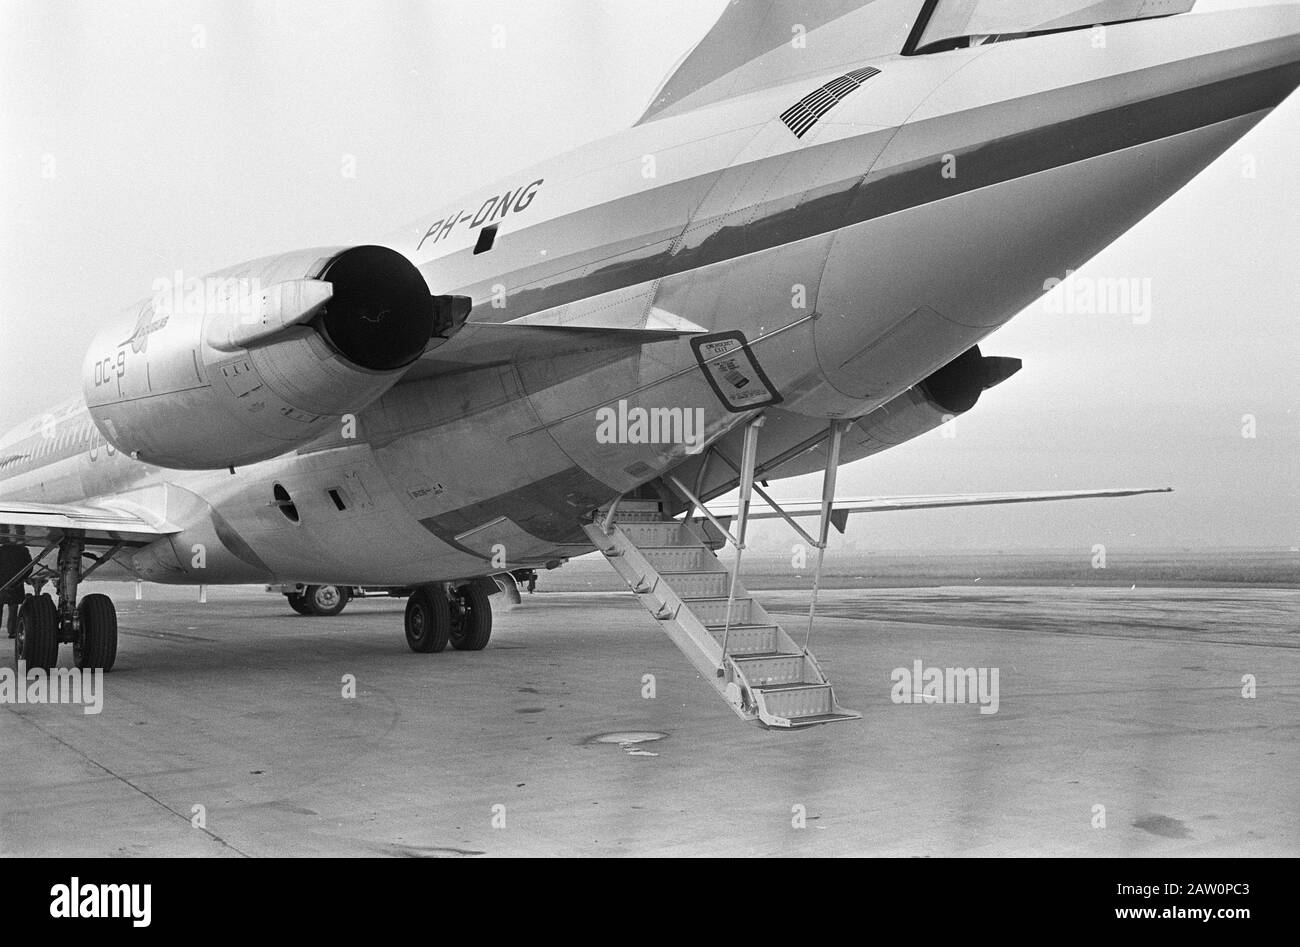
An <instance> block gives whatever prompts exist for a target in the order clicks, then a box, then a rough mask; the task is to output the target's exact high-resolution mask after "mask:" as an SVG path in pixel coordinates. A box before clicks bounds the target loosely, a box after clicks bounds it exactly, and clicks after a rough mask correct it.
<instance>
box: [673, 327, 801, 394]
mask: <svg viewBox="0 0 1300 947" xmlns="http://www.w3.org/2000/svg"><path fill="white" fill-rule="evenodd" d="M691 348H693V349H694V350H695V357H696V359H698V360H699V363H700V368H702V369H703V370H704V377H705V378H707V379H708V380H709V384H710V385H711V386H712V388H713V391H714V393H715V394H717V396H718V397H719V398H720V399H721V400H722V403H723V404H724V405H726V406H727V410H729V411H736V412H741V411H753V410H754V409H755V408H765V407H767V406H768V405H773V404H780V403H781V395H780V394H779V393H778V392H777V390H776V386H774V385H773V384H772V382H771V380H770V379H769V378H768V377H767V375H766V374H764V372H763V369H762V368H760V367H759V365H758V359H756V358H754V353H753V352H751V351H750V348H749V343H748V342H747V341H746V340H745V335H744V333H742V332H720V333H717V334H715V335H704V336H697V337H696V338H694V339H691Z"/></svg>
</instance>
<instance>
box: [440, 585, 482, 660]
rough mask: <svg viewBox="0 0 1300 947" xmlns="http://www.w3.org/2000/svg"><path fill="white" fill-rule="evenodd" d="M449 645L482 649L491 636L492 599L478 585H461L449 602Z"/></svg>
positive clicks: (457, 647) (459, 649) (462, 649)
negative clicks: (453, 598)
mask: <svg viewBox="0 0 1300 947" xmlns="http://www.w3.org/2000/svg"><path fill="white" fill-rule="evenodd" d="M450 637H451V646H452V647H453V648H455V649H456V650H457V651H482V650H483V649H484V648H486V647H487V643H488V640H489V639H490V638H491V637H492V600H491V599H490V598H489V597H488V594H487V592H485V591H483V588H482V587H481V586H478V585H462V586H461V587H460V588H458V589H457V590H456V597H455V601H453V602H452V603H451V635H450Z"/></svg>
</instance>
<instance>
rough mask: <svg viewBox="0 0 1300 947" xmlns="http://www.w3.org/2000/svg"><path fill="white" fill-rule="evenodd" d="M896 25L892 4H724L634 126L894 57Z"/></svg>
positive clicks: (806, 0) (850, 0)
mask: <svg viewBox="0 0 1300 947" xmlns="http://www.w3.org/2000/svg"><path fill="white" fill-rule="evenodd" d="M886 8H890V9H891V10H892V17H887V16H886V15H885V13H886ZM899 19H900V17H899V15H898V5H897V3H894V2H891V0H731V3H730V4H728V6H727V8H726V10H725V11H724V12H723V14H722V16H721V18H720V19H719V20H718V22H717V23H716V24H715V25H714V27H713V29H712V30H710V31H709V32H708V33H707V34H706V35H705V37H704V39H702V40H700V42H699V43H698V44H697V45H696V46H695V48H694V49H693V50H692V51H691V52H690V53H688V54H687V56H686V58H685V59H683V60H682V62H681V63H680V64H679V65H678V66H677V68H676V69H675V70H674V71H673V73H672V74H671V75H670V76H669V77H668V79H667V80H666V81H665V82H664V84H663V85H662V86H661V87H660V89H659V92H658V93H657V94H656V96H655V98H654V101H653V102H652V103H651V104H650V107H649V108H648V109H647V110H646V112H645V114H644V115H643V116H641V119H640V121H638V122H637V124H638V125H641V124H644V123H646V122H650V121H654V120H655V119H658V118H663V117H666V116H668V115H675V114H679V113H681V112H686V111H690V110H692V109H695V108H699V107H701V106H703V105H709V104H712V103H714V102H719V101H723V100H725V99H729V98H733V97H735V96H738V95H744V94H746V93H748V92H755V91H758V90H759V89H763V88H769V87H771V86H775V85H780V84H782V83H784V82H789V81H792V80H794V79H796V78H798V77H800V76H802V75H811V74H816V73H820V72H825V71H828V70H830V69H833V68H835V67H836V66H837V65H840V64H842V63H847V62H855V61H857V60H858V59H860V58H861V57H862V56H870V55H875V54H877V53H880V52H885V51H886V50H888V51H891V52H897V51H898V50H899V49H901V47H902V39H903V38H905V37H906V30H905V29H902V27H901V25H900V23H899V22H898V21H899ZM895 33H899V37H898V39H897V42H896V43H895V37H894V34H895Z"/></svg>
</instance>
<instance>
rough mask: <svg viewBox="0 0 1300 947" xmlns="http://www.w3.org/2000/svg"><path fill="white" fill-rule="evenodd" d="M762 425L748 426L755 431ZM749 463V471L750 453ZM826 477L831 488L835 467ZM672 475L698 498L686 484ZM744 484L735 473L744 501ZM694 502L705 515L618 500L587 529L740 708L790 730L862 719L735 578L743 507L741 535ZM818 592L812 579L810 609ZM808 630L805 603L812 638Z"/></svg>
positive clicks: (676, 641) (652, 503)
mask: <svg viewBox="0 0 1300 947" xmlns="http://www.w3.org/2000/svg"><path fill="white" fill-rule="evenodd" d="M760 426H761V423H760V424H757V425H754V427H753V432H754V438H755V440H756V438H757V428H758V427H760ZM837 440H838V438H837ZM837 446H838V445H837ZM750 453H752V451H747V454H750ZM836 453H838V451H837V452H836ZM747 460H751V461H752V458H747ZM746 469H747V470H749V471H750V472H751V473H752V469H753V468H752V463H751V464H747V465H746ZM829 482H830V485H831V488H832V491H833V484H834V481H833V477H832V478H829ZM674 483H675V485H676V486H677V487H678V488H679V489H680V490H682V491H683V492H684V493H685V494H686V495H688V496H690V497H691V500H692V502H695V500H694V497H693V495H691V494H690V491H689V490H687V489H686V488H685V486H684V485H683V484H681V483H680V482H676V481H674ZM750 486H752V484H750ZM760 492H761V491H760ZM748 493H749V490H748V489H747V488H746V485H744V484H743V482H742V499H743V501H744V504H745V506H744V508H745V509H747V505H748ZM699 508H700V510H701V512H702V513H703V515H704V516H705V519H704V520H703V521H697V520H695V519H694V518H693V517H687V518H686V519H674V518H671V517H669V516H667V515H666V514H665V513H664V512H663V511H662V509H661V506H660V503H659V502H658V501H654V500H621V501H618V502H616V503H615V504H613V506H611V507H610V508H609V509H608V510H606V511H605V512H604V514H603V516H601V517H598V518H597V520H596V521H595V522H593V523H591V524H589V525H588V526H586V531H587V535H588V536H589V537H590V538H591V540H592V542H593V543H595V545H596V547H597V548H598V549H599V550H600V551H601V552H602V553H603V554H604V556H605V558H606V559H607V560H608V561H609V563H610V564H611V565H612V566H613V567H614V569H615V571H617V572H618V574H619V575H620V576H622V578H623V579H624V581H626V582H627V584H628V586H629V588H631V589H632V592H633V593H634V594H635V595H636V597H637V599H638V600H639V601H640V602H641V604H642V605H643V606H644V607H645V609H646V611H648V612H649V613H650V615H651V616H652V617H653V618H654V619H655V620H656V621H657V622H658V623H659V626H660V627H661V628H662V629H663V630H664V632H665V633H666V634H667V635H668V637H669V638H671V639H672V641H673V643H674V644H675V645H677V647H678V648H679V649H680V650H681V651H682V653H683V654H685V655H686V657H687V658H688V659H689V660H690V661H691V663H692V664H693V665H694V666H695V668H696V670H698V671H699V672H700V674H701V675H703V676H704V678H705V680H707V681H708V682H709V683H710V684H712V685H713V687H714V689H715V690H717V692H718V693H719V694H720V695H721V696H722V698H723V699H724V700H725V701H726V702H727V704H728V705H729V706H730V707H731V709H732V710H734V711H735V712H736V714H737V715H738V716H739V717H741V718H742V719H745V720H756V721H758V722H759V723H760V724H761V725H763V726H764V727H769V728H773V729H787V730H788V729H798V728H802V727H810V726H815V725H817V724H824V723H834V722H837V721H840V720H856V719H859V718H860V717H861V716H862V715H861V714H859V713H856V712H854V711H851V710H845V709H844V708H842V707H841V706H840V705H839V702H838V701H837V700H836V699H835V690H834V688H833V687H832V686H831V683H830V681H829V680H828V679H827V677H826V675H825V674H824V673H823V672H822V669H821V667H820V665H819V664H818V663H817V659H816V658H815V657H814V656H813V654H812V653H811V652H810V651H809V650H808V640H805V642H804V644H803V645H802V646H800V645H799V644H797V643H796V642H795V640H794V639H793V638H792V637H791V635H790V634H788V633H787V632H786V630H785V629H784V628H783V627H782V626H781V625H780V624H779V623H778V622H776V621H775V620H774V619H773V618H772V617H771V616H770V615H769V614H768V613H767V612H766V611H765V610H764V609H763V607H762V606H761V605H759V603H758V602H757V601H756V600H755V599H754V597H753V596H752V595H750V594H749V592H748V591H747V590H746V589H745V587H744V586H743V585H742V584H741V582H740V581H739V570H740V561H741V553H742V552H743V550H744V539H743V537H744V529H745V526H744V519H745V517H744V515H743V514H742V516H741V517H740V519H739V530H738V531H739V533H740V538H739V539H738V538H737V537H735V536H733V535H732V534H731V533H730V532H729V531H728V528H727V526H726V525H725V524H724V523H722V522H720V521H718V520H716V519H715V518H713V517H712V516H711V515H710V514H709V513H708V512H707V510H704V509H703V507H702V505H701V506H700V507H699ZM792 525H793V524H792ZM796 528H798V527H796ZM801 532H802V531H801ZM805 535H806V534H805ZM809 538H810V539H811V537H809ZM825 539H826V536H825V531H824V530H823V534H822V537H821V543H820V545H819V547H818V548H819V551H824V548H825ZM728 540H730V541H731V542H732V543H733V544H734V545H735V547H736V550H737V556H736V566H735V569H734V570H733V571H729V570H728V569H727V568H726V567H725V566H724V565H723V563H722V562H721V561H720V560H719V559H718V557H717V556H716V555H715V554H714V550H715V549H716V548H720V547H721V546H723V545H725V543H726V542H727V541H728ZM812 541H813V543H814V544H817V541H816V540H812ZM820 561H821V560H820V558H819V560H818V566H819V572H818V575H820ZM815 595H816V586H814V606H813V607H814V609H815ZM811 632H812V623H811V613H810V619H809V629H808V637H809V638H811Z"/></svg>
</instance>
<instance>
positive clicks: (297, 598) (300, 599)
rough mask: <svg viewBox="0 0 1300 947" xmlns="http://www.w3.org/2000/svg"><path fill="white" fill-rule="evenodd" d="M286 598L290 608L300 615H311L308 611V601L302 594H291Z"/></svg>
mask: <svg viewBox="0 0 1300 947" xmlns="http://www.w3.org/2000/svg"><path fill="white" fill-rule="evenodd" d="M285 598H286V599H288V600H289V607H290V608H292V609H293V610H294V611H295V612H297V613H298V614H299V615H310V614H311V612H309V611H308V610H307V599H306V598H305V597H304V596H303V595H302V594H301V593H300V592H289V593H288V594H287V595H285Z"/></svg>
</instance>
